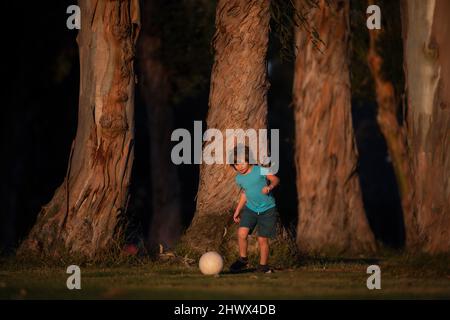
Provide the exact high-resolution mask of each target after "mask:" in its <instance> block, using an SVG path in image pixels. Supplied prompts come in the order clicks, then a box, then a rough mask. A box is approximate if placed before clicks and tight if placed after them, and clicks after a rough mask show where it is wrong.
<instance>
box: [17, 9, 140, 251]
mask: <svg viewBox="0 0 450 320" xmlns="http://www.w3.org/2000/svg"><path fill="white" fill-rule="evenodd" d="M79 6H80V8H81V15H82V17H83V18H82V19H81V23H82V25H81V30H80V32H79V34H78V38H77V42H78V45H79V53H80V96H79V113H78V128H77V134H76V137H75V140H74V143H73V145H72V151H71V154H70V157H69V164H68V169H67V176H66V178H65V180H64V182H63V183H62V184H61V186H60V187H59V188H58V189H57V190H56V192H55V194H54V196H53V198H52V200H51V201H50V202H49V203H48V204H47V205H46V206H44V207H43V208H42V210H41V212H40V213H39V215H38V217H37V221H36V224H35V225H34V227H33V228H32V230H31V232H30V234H29V235H28V237H27V239H26V240H25V241H24V242H23V243H22V244H21V247H20V248H19V252H18V253H19V254H26V253H28V252H33V253H38V254H46V255H52V256H58V255H61V254H63V253H67V252H69V253H72V254H78V255H82V256H86V257H93V256H95V255H97V254H99V253H101V252H103V251H105V250H108V249H109V248H110V247H111V246H112V245H113V242H114V240H115V239H116V238H117V237H118V236H119V235H120V227H121V225H122V223H121V222H122V219H125V211H126V208H127V203H128V189H129V184H130V174H131V168H132V163H133V157H134V152H133V150H134V146H133V141H134V132H133V131H134V83H135V75H134V69H133V60H134V46H135V42H136V39H137V36H138V32H139V27H140V16H139V3H138V1H137V0H128V1H126V0H115V1H106V0H97V1H90V0H80V1H79Z"/></svg>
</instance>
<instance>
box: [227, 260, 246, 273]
mask: <svg viewBox="0 0 450 320" xmlns="http://www.w3.org/2000/svg"><path fill="white" fill-rule="evenodd" d="M247 264H248V258H247V257H245V258H243V257H240V258H239V259H237V260H236V261H235V262H234V263H233V264H232V265H231V266H230V271H231V272H239V271H242V270H243V269H245V268H246V267H247Z"/></svg>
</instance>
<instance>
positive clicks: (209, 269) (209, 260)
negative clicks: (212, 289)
mask: <svg viewBox="0 0 450 320" xmlns="http://www.w3.org/2000/svg"><path fill="white" fill-rule="evenodd" d="M198 266H199V268H200V271H201V272H202V273H203V274H206V275H215V274H219V273H220V272H221V271H222V269H223V259H222V256H221V255H220V254H218V253H217V252H215V251H209V252H207V253H205V254H203V255H202V256H201V258H200V261H199V262H198Z"/></svg>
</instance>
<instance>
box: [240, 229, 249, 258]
mask: <svg viewBox="0 0 450 320" xmlns="http://www.w3.org/2000/svg"><path fill="white" fill-rule="evenodd" d="M249 231H250V229H249V228H246V227H239V228H238V243H239V256H240V257H242V258H245V257H247V238H248V233H249Z"/></svg>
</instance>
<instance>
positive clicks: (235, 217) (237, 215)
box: [233, 211, 241, 223]
mask: <svg viewBox="0 0 450 320" xmlns="http://www.w3.org/2000/svg"><path fill="white" fill-rule="evenodd" d="M240 215H241V212H240V211H236V212H235V213H234V215H233V220H234V222H236V223H239V221H241V218H240V217H239V216H240Z"/></svg>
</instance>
